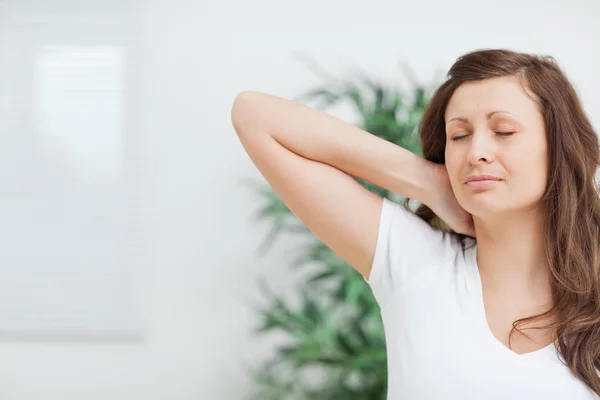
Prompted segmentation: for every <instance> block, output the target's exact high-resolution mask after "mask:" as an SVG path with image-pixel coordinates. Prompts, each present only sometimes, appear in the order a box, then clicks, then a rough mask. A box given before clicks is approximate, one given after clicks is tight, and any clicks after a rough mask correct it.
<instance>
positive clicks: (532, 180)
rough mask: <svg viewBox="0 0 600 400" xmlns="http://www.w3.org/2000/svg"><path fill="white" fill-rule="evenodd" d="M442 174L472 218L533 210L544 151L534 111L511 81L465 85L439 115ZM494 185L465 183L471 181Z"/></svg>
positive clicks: (542, 178)
mask: <svg viewBox="0 0 600 400" xmlns="http://www.w3.org/2000/svg"><path fill="white" fill-rule="evenodd" d="M445 123H446V169H447V170H448V175H449V177H450V182H451V184H452V189H453V191H454V194H455V196H456V198H457V200H458V202H459V203H460V204H461V206H462V207H463V208H464V209H465V210H467V212H469V213H471V214H473V215H484V214H487V213H500V212H509V211H518V210H526V209H532V208H535V207H536V205H537V204H538V202H539V200H540V198H541V196H542V194H543V193H544V190H545V188H546V181H547V165H548V164H547V163H548V149H547V139H546V128H545V123H544V118H543V115H542V113H541V111H540V110H539V106H538V105H537V103H536V102H534V101H533V100H532V99H531V98H530V97H529V96H528V95H527V94H526V93H525V92H524V91H523V88H522V86H521V85H520V84H519V81H518V80H517V78H515V77H499V78H491V79H485V80H481V81H475V82H466V83H464V84H462V85H461V86H459V87H458V88H457V89H456V90H455V92H454V93H453V95H452V97H451V99H450V101H449V103H448V106H447V108H446V114H445ZM481 174H487V175H491V176H493V177H495V179H497V180H488V181H480V182H467V181H468V180H469V177H470V176H472V175H481Z"/></svg>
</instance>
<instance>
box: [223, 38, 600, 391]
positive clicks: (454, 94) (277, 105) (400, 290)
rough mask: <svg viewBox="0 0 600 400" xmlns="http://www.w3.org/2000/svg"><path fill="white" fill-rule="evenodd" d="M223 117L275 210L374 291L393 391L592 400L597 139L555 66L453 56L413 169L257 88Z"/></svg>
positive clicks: (496, 52) (338, 125) (379, 145)
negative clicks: (276, 203) (390, 195)
mask: <svg viewBox="0 0 600 400" xmlns="http://www.w3.org/2000/svg"><path fill="white" fill-rule="evenodd" d="M232 121H233V125H234V127H235V130H236V132H237V134H238V136H239V139H240V141H241V143H242V145H243V146H244V148H245V150H246V151H247V153H248V155H249V156H250V158H251V159H252V161H253V162H254V164H255V165H256V166H257V168H258V169H259V170H260V172H261V173H262V174H263V176H264V177H265V179H266V180H267V181H268V182H269V184H270V185H271V186H272V188H273V189H274V190H275V191H276V193H277V194H278V195H279V196H280V197H281V199H282V200H283V201H284V202H285V203H286V204H287V206H288V207H289V208H290V209H291V210H292V211H293V212H294V214H295V215H296V216H297V217H298V218H299V219H300V220H301V221H302V222H303V223H304V224H305V225H306V226H307V227H308V228H309V229H310V230H311V231H312V232H314V234H315V235H316V236H317V237H318V238H319V239H321V240H322V241H323V242H324V243H325V244H326V245H328V246H329V247H330V248H331V249H332V250H333V251H335V252H336V253H337V254H339V255H340V256H341V257H342V258H343V259H344V260H345V261H346V262H348V264H350V265H351V266H352V267H353V268H355V269H356V270H357V271H359V272H360V273H361V274H362V275H363V276H364V277H365V279H366V280H367V282H368V283H369V285H370V287H371V289H372V291H373V294H374V296H375V297H376V299H377V301H378V303H379V305H380V306H381V313H382V318H383V323H384V327H385V331H386V342H387V354H388V374H389V380H388V382H389V384H388V398H390V399H428V400H433V399H462V400H464V399H531V398H539V399H569V400H575V399H592V398H599V395H600V378H599V375H598V368H599V366H600V304H599V302H600V282H599V279H600V276H599V275H600V274H599V271H600V269H599V263H600V259H599V257H598V256H599V253H598V249H599V230H598V227H599V225H600V200H599V196H598V192H597V189H596V186H595V182H594V178H595V172H596V168H597V165H598V160H599V156H600V154H599V142H598V137H597V135H596V133H595V132H594V130H593V128H592V126H591V124H590V121H589V120H588V118H587V116H586V115H585V113H584V111H583V110H582V107H581V105H580V102H579V100H578V98H577V94H576V92H575V90H574V89H573V87H572V86H571V84H570V83H569V81H568V79H567V78H566V77H565V75H564V74H563V73H562V72H561V70H560V68H559V67H558V66H557V63H556V62H555V61H554V59H552V58H551V57H542V56H537V55H531V54H524V53H518V52H512V51H508V50H504V49H486V50H480V51H474V52H471V53H468V54H465V55H463V56H461V57H460V58H458V60H457V61H456V62H455V64H454V65H453V66H452V67H451V68H450V71H449V73H448V79H447V80H446V82H444V83H443V84H442V85H441V87H440V88H439V89H438V90H437V91H436V93H435V94H434V96H433V98H432V99H431V102H430V104H429V106H428V108H427V110H426V112H425V114H424V116H423V120H422V122H421V124H420V128H419V134H420V138H421V144H422V148H423V154H424V157H423V158H421V157H418V156H416V155H414V154H413V153H410V152H409V151H407V150H405V149H403V148H401V147H398V146H396V145H394V144H392V143H390V142H387V141H385V140H383V139H380V138H378V137H376V136H374V135H371V134H369V133H367V132H365V131H363V130H361V129H359V128H357V127H355V126H354V125H352V124H349V123H346V122H343V121H340V120H339V119H337V118H335V117H332V116H330V115H328V114H326V113H323V112H320V111H317V110H315V109H312V108H309V107H307V106H304V105H301V104H298V103H294V102H292V101H289V100H285V99H282V98H278V97H275V96H272V95H268V94H264V93H259V92H242V93H240V94H239V95H238V96H237V97H236V99H235V101H234V105H233V108H232ZM351 176H355V177H359V178H362V179H365V180H367V181H370V182H372V183H374V184H376V185H378V186H381V187H383V188H386V189H388V190H390V191H392V192H395V193H398V194H400V195H403V196H405V197H407V198H409V199H415V200H418V201H419V202H420V203H421V206H420V207H419V209H418V210H417V211H416V212H415V213H413V212H412V211H411V210H410V208H408V207H406V204H405V207H402V206H400V205H398V204H395V203H393V202H391V201H390V200H387V199H382V198H380V197H378V196H377V195H375V194H373V193H371V192H369V191H367V190H366V189H364V188H363V187H362V186H360V185H359V184H358V183H357V182H356V181H355V180H354V179H352V177H351Z"/></svg>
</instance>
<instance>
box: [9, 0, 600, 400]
mask: <svg viewBox="0 0 600 400" xmlns="http://www.w3.org/2000/svg"><path fill="white" fill-rule="evenodd" d="M286 3H287V2H276V1H274V0H272V1H264V0H262V1H252V2H247V1H241V0H237V1H233V0H229V1H227V2H222V3H218V2H202V1H194V0H170V1H167V0H138V1H135V2H134V1H131V2H125V1H123V2H118V1H115V2H112V3H111V4H112V6H111V7H113V8H111V7H108V9H110V10H112V11H106V12H108V15H109V17H108V20H111V21H113V22H115V23H118V24H119V26H120V27H121V28H123V27H125V28H126V29H122V30H119V29H121V28H119V29H116V30H113V31H112V33H111V34H108V33H107V38H108V37H109V36H111V37H110V40H108V39H107V41H108V42H111V41H113V42H114V41H115V40H117V41H118V40H121V39H123V40H124V42H125V43H126V44H127V46H128V47H127V49H128V54H129V55H130V58H129V60H130V62H131V63H130V64H128V65H129V67H130V68H129V69H128V70H127V78H128V79H127V85H126V91H127V92H126V110H127V113H128V115H127V117H128V118H127V119H126V124H127V125H126V130H125V131H124V140H125V142H126V143H127V149H128V150H127V151H126V152H125V153H124V157H126V159H125V160H124V161H123V162H124V163H125V164H126V165H129V166H131V169H129V170H128V171H130V172H128V175H127V180H126V182H129V183H131V184H132V185H134V186H135V190H137V192H136V193H137V195H139V198H140V199H141V202H142V203H141V208H140V209H139V210H138V214H136V215H138V216H139V217H140V218H141V223H142V225H141V227H138V228H137V229H139V230H140V231H136V233H142V234H143V238H144V240H145V242H144V245H143V246H141V247H140V249H142V250H143V252H141V253H140V254H138V258H137V261H138V262H140V264H141V265H140V268H139V271H138V273H139V276H138V278H139V280H140V282H142V283H143V284H145V285H146V286H145V296H144V297H143V299H144V301H145V303H144V305H143V310H142V311H143V313H144V315H145V318H146V319H145V321H146V322H145V326H144V331H143V334H142V336H141V337H134V338H133V339H132V338H128V339H123V338H119V337H112V338H106V337H89V336H83V337H78V338H77V339H69V338H68V337H66V336H63V337H60V336H59V337H53V338H51V339H50V338H48V337H45V336H43V335H41V336H34V337H33V338H32V337H25V336H19V335H16V336H2V337H0V398H2V399H5V400H34V399H35V400H38V399H39V400H42V399H43V400H50V399H56V400H58V399H60V400H71V399H72V400H83V399H85V400H88V399H89V400H96V399H98V400H99V399H103V400H104V399H114V400H121V399H122V400H134V399H135V400H138V399H139V400H152V399H157V400H158V399H161V400H162V399H174V400H175V399H177V400H188V399H189V400H191V399H211V400H212V399H218V400H221V399H222V400H229V399H232V400H239V399H242V398H243V396H244V395H245V394H246V393H247V392H248V390H249V388H250V383H249V382H248V380H247V378H246V377H245V375H244V373H243V370H242V368H241V366H240V360H244V361H247V362H249V363H252V362H253V360H255V359H258V358H260V357H261V356H264V355H266V354H268V351H269V343H267V342H264V341H259V342H257V341H255V340H253V339H252V338H251V337H250V336H249V331H250V329H251V327H252V324H253V323H254V322H256V319H255V316H254V315H253V313H252V311H251V309H250V306H249V303H248V301H247V298H252V299H257V300H258V299H259V295H258V291H257V289H256V284H255V282H256V278H257V276H258V275H259V274H268V275H269V279H270V281H271V282H273V283H274V285H275V287H276V288H277V289H278V290H282V291H284V290H286V289H288V288H290V287H291V284H292V281H293V279H292V277H291V275H290V272H289V271H288V270H287V269H286V266H285V264H286V259H287V255H289V254H291V253H290V252H293V249H294V246H293V240H291V239H288V240H282V241H280V242H279V243H278V246H277V247H276V248H275V249H274V251H273V252H272V253H270V254H269V255H268V256H266V257H263V258H258V257H257V256H256V253H255V249H256V248H257V246H258V244H259V243H260V241H261V239H262V238H263V235H264V234H265V232H266V228H267V227H266V226H256V225H254V224H253V223H252V220H251V219H250V217H251V215H252V212H253V211H254V210H255V209H256V208H255V207H256V206H257V205H258V202H257V200H258V199H257V198H256V197H255V196H254V195H253V193H252V192H251V191H250V190H249V189H247V188H246V187H244V186H242V185H241V184H240V180H241V179H242V178H245V177H250V178H255V179H257V180H259V179H260V175H259V174H258V173H257V171H256V170H255V169H254V167H253V165H252V164H251V162H250V160H249V159H248V157H246V155H245V153H244V151H243V149H242V147H241V145H240V144H239V142H238V141H237V139H236V136H235V134H234V132H233V130H232V127H231V124H230V121H229V110H230V106H231V103H232V100H233V98H234V96H235V94H236V93H237V92H239V91H240V90H243V89H257V90H263V91H268V92H273V93H275V94H278V95H281V96H286V97H291V96H294V95H296V94H298V93H299V92H301V91H303V90H304V89H306V88H307V87H308V86H310V85H313V84H317V83H318V80H317V78H316V77H315V75H314V74H313V73H312V72H310V71H309V70H308V69H307V68H306V67H305V66H304V64H302V63H301V62H300V61H299V60H298V58H297V55H298V54H305V55H307V56H309V57H311V58H313V59H316V60H317V61H318V62H319V63H321V64H322V65H323V66H325V67H326V68H327V69H328V70H329V71H330V72H332V73H334V74H340V73H344V72H345V71H347V69H349V68H353V67H361V68H363V69H364V70H366V71H367V72H369V73H371V74H372V75H373V76H377V77H381V78H383V79H388V80H389V81H390V82H393V81H394V79H399V78H401V73H400V70H399V68H398V65H399V63H400V62H401V61H408V62H409V63H410V65H411V66H412V68H413V69H414V70H415V71H417V74H418V76H419V78H420V79H422V80H424V81H429V80H431V79H432V78H433V77H434V76H435V75H434V74H435V73H436V71H440V70H445V69H447V68H448V67H449V66H450V65H451V63H452V62H453V61H454V60H455V58H456V57H458V56H459V55H460V54H461V53H463V52H466V51H469V50H471V49H475V48H480V47H508V48H512V49H515V50H522V51H532V52H543V53H548V54H552V55H554V56H555V57H557V58H558V59H559V61H560V62H561V64H562V65H563V66H564V68H565V70H566V71H567V73H568V74H569V76H570V77H571V78H572V79H573V81H574V83H575V84H576V86H577V88H578V90H579V92H580V94H581V98H582V100H583V104H584V106H585V108H586V110H587V111H588V112H589V113H590V116H591V118H592V121H593V123H594V125H595V126H596V127H598V126H600V112H598V110H599V108H600V98H599V97H598V96H597V93H600V78H599V77H598V74H597V71H598V70H600V55H599V53H598V51H597V49H598V41H599V40H600V25H598V23H597V21H598V17H600V5H599V3H598V2H597V1H594V0H571V1H569V2H567V1H562V2H560V1H558V0H556V1H547V0H546V1H541V0H535V1H527V2H524V1H522V0H521V1H519V0H505V1H504V2H485V1H481V0H472V1H469V0H457V1H452V2H448V1H441V0H438V1H430V2H416V1H413V2H408V1H400V0H394V1H391V0H386V1H384V0H378V1H373V2H371V3H370V5H368V6H367V5H366V4H367V2H360V3H359V2H354V4H353V3H349V2H342V1H336V2H334V1H329V2H324V1H319V2H317V1H314V0H309V1H302V2H297V3H294V4H286ZM41 4H43V5H44V6H43V7H42V6H41ZM75 4H78V7H79V11H78V12H75V13H74V12H72V10H73V7H75ZM82 4H83V5H82ZM106 4H107V3H106V1H105V0H86V1H85V2H81V1H80V2H74V1H65V0H62V1H60V3H59V2H57V0H45V1H43V2H41V1H37V2H35V1H31V0H0V51H1V52H0V83H4V86H3V88H2V86H0V105H4V107H0V129H2V131H0V138H2V139H6V138H8V137H11V136H10V135H11V134H13V133H14V129H16V128H15V127H20V129H24V128H22V126H23V125H22V124H21V122H22V121H20V120H19V118H25V119H28V118H34V116H32V115H26V114H23V113H21V111H22V110H19V109H17V108H16V107H14V104H15V103H14V102H13V100H14V99H15V98H17V97H18V98H21V97H23V96H25V98H27V97H26V94H24V93H21V92H19V93H14V92H10V90H11V89H10V88H14V87H28V85H27V83H28V82H21V83H22V85H17V84H15V83H14V82H15V80H25V81H26V80H27V79H28V78H27V76H28V75H26V74H22V73H19V71H21V70H22V69H21V68H27V67H28V66H27V65H21V66H16V67H15V65H14V64H15V61H14V59H12V64H11V59H9V57H10V55H11V54H14V53H11V52H10V51H9V50H10V49H12V50H11V51H13V52H14V50H15V48H17V49H18V48H19V47H20V44H22V42H23V43H24V41H26V40H28V39H27V38H28V37H29V36H28V34H27V32H30V31H31V29H34V28H33V27H34V26H36V24H37V25H38V26H39V24H40V22H39V21H40V19H41V20H42V21H47V19H48V18H50V19H53V20H54V21H55V22H56V20H57V19H58V20H59V23H58V24H57V23H55V24H51V25H50V26H51V27H52V28H51V29H55V30H56V32H65V31H68V32H72V29H81V31H80V33H81V37H80V38H81V40H85V39H86V35H89V31H88V30H86V28H85V26H91V25H94V24H96V25H95V26H97V25H98V24H100V25H101V24H102V23H104V22H106V18H104V19H103V17H102V15H106V14H102V11H99V10H98V7H100V5H104V6H102V7H104V8H106V7H107V6H106ZM124 4H125V8H124V9H123V7H124V6H123V5H124ZM52 5H55V7H52ZM94 7H96V9H95V10H94V11H92V12H90V10H92V9H93V8H94ZM115 9H116V10H118V11H115ZM111 12H113V14H111ZM28 15H29V16H35V18H27V16H28ZM61 15H63V16H64V15H67V16H68V17H65V18H66V19H65V20H62V21H60V19H61V18H60V16H61ZM44 16H45V17H44ZM78 18H79V19H81V20H80V22H81V21H84V22H85V23H83V24H79V25H77V26H80V27H79V28H77V27H76V28H74V27H73V21H77V19H78ZM86 18H87V19H86ZM94 19H96V20H95V22H94V21H92V20H94ZM67 20H68V21H67ZM69 21H70V22H69ZM102 21H104V22H102ZM123 21H125V22H124V23H123ZM81 26H83V27H81ZM23 32H25V33H23ZM86 32H87V33H86ZM58 36H59V37H60V35H58ZM69 40H70V41H73V40H74V41H77V40H78V35H75V36H71V38H70V39H69ZM24 62H25V61H24ZM3 65H4V67H3ZM7 65H10V66H11V67H10V68H9V67H7ZM15 96H16V97H15ZM10 104H13V107H12V108H11V106H10ZM15 110H16V111H15ZM336 112H337V113H338V115H339V116H341V117H343V118H348V119H352V117H353V116H352V114H349V113H348V111H347V110H345V109H343V108H340V109H339V111H336ZM25 126H29V125H25ZM23 132H24V133H25V134H26V133H27V132H25V131H23ZM31 145H32V146H33V144H31ZM67 161H69V160H65V162H67ZM15 171H16V174H17V175H16V176H19V175H18V174H19V173H20V171H21V170H20V169H16V170H15ZM11 176H12V177H13V178H14V177H15V175H14V174H13V175H11ZM120 178H123V176H121V177H120ZM39 183H40V184H41V183H42V182H39ZM48 190H49V194H51V191H52V189H48ZM123 190H125V189H123ZM38 200H39V202H40V203H43V198H39V199H38ZM87 228H88V229H89V231H94V230H95V229H96V226H94V225H93V224H92V223H90V225H89V226H88V227H87ZM118 228H119V227H118V226H116V227H114V229H115V233H117V232H116V231H118V230H119V229H118ZM128 229H133V228H131V227H128ZM13 240H14V239H13ZM11 243H13V242H11ZM82 243H83V242H81V243H80V244H82ZM2 244H3V243H0V246H2ZM4 245H5V246H8V244H7V242H5V243H4ZM31 250H32V251H35V249H31ZM91 256H92V255H90V257H91ZM53 261H54V260H52V259H50V260H49V265H52V262H53ZM4 267H5V268H8V267H6V266H4Z"/></svg>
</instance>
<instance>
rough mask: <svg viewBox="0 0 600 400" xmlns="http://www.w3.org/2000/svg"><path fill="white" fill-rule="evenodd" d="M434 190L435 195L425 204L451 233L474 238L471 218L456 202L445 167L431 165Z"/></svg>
mask: <svg viewBox="0 0 600 400" xmlns="http://www.w3.org/2000/svg"><path fill="white" fill-rule="evenodd" d="M432 167H433V171H434V173H433V176H434V178H433V179H434V186H433V187H434V188H435V189H434V190H435V191H436V193H434V195H433V196H432V200H431V201H430V202H429V203H431V204H427V206H428V207H429V208H431V210H432V211H433V212H434V213H435V214H436V215H437V216H438V217H440V218H441V219H442V220H443V221H444V222H445V223H446V224H447V225H448V226H449V227H450V228H451V229H452V230H453V231H455V232H457V233H462V234H464V235H468V236H471V237H475V226H474V224H473V216H472V215H471V214H470V213H468V212H467V211H466V210H465V209H464V208H462V207H461V205H460V204H459V203H458V201H457V200H456V196H455V195H454V191H453V190H452V186H451V185H450V178H449V176H448V171H447V170H446V166H445V165H443V164H433V165H432Z"/></svg>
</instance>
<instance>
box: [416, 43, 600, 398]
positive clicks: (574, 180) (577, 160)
mask: <svg viewBox="0 0 600 400" xmlns="http://www.w3.org/2000/svg"><path fill="white" fill-rule="evenodd" d="M503 76H515V77H517V78H519V81H520V82H521V84H522V85H524V88H526V89H527V91H528V92H529V93H532V99H533V100H534V101H536V102H537V104H538V105H539V107H540V111H541V112H542V114H543V116H544V120H545V125H546V135H547V143H548V182H547V187H546V190H545V192H544V194H543V196H542V199H541V202H540V206H541V207H542V210H543V212H544V213H543V215H544V224H545V226H544V228H545V230H544V232H546V247H547V254H548V263H549V265H550V271H551V274H552V279H551V281H552V282H551V284H552V300H553V306H552V308H551V309H550V310H549V311H547V312H545V313H543V314H539V315H535V316H531V317H527V318H522V319H519V320H517V321H515V322H514V323H513V329H512V330H511V333H510V335H509V337H510V336H512V334H513V333H514V330H515V329H516V330H518V331H519V332H521V331H520V330H519V329H518V326H519V325H521V324H524V323H527V322H533V321H538V320H540V319H544V318H549V319H550V320H552V321H555V322H553V323H550V324H546V325H545V326H544V327H547V328H551V329H552V330H553V331H554V332H555V334H556V338H555V345H556V348H557V350H558V351H559V353H560V356H561V357H562V362H563V363H564V364H565V365H566V366H568V367H569V368H570V369H571V371H572V372H573V373H574V374H575V375H576V376H577V377H578V378H580V379H581V380H582V381H583V382H585V383H586V384H587V385H588V386H589V387H590V388H591V389H592V390H593V391H594V392H596V393H597V394H599V395H600V377H599V374H598V369H600V276H599V275H600V273H599V268H600V266H599V262H600V260H599V259H598V253H599V248H600V240H599V239H600V237H599V227H600V197H599V193H598V188H597V186H596V184H595V173H596V168H597V167H598V164H599V160H600V148H599V141H598V136H597V134H596V132H594V129H593V127H592V125H591V123H590V121H589V119H588V117H587V115H586V113H585V112H584V110H583V108H582V106H581V104H580V101H579V99H578V96H577V93H576V91H575V89H574V88H573V86H572V84H571V83H570V81H569V79H568V78H567V77H566V76H565V74H564V73H563V72H562V71H561V68H560V67H559V65H558V63H557V61H556V60H555V59H554V58H553V57H551V56H542V55H535V54H527V53H520V52H515V51H510V50H506V49H482V50H477V51H473V52H470V53H467V54H464V55H462V56H461V57H459V58H458V59H457V60H456V62H455V63H454V64H453V65H452V67H451V68H450V70H449V72H448V77H447V80H446V81H445V82H444V83H443V84H442V85H441V86H440V87H439V88H438V89H437V91H436V92H435V93H434V95H433V97H432V98H431V100H430V102H429V105H428V107H427V109H426V110H425V113H424V115H423V119H422V121H421V124H420V127H419V135H420V139H421V146H422V149H423V156H424V157H425V158H426V159H427V160H430V161H432V162H434V163H438V164H444V163H445V155H444V154H445V147H446V138H445V137H446V135H445V122H444V114H445V110H446V107H447V105H448V102H449V100H450V97H451V96H452V94H453V93H454V91H455V90H456V88H457V87H458V86H460V85H461V84H462V83H464V82H468V81H476V80H482V79H487V78H494V77H503ZM409 201H410V199H407V200H406V202H405V206H407V205H408V202H409ZM415 213H416V214H417V215H418V216H419V217H421V218H422V219H424V220H425V221H427V222H428V223H429V224H430V225H431V226H434V227H436V228H442V229H443V228H444V227H445V230H446V231H448V232H449V233H450V234H453V235H456V236H458V237H459V238H460V239H461V243H463V250H464V243H465V240H464V239H465V236H464V235H460V234H458V233H456V232H452V231H451V230H450V229H449V228H448V227H447V225H445V224H444V222H443V221H441V220H440V219H439V217H437V216H436V215H435V214H434V213H433V212H432V211H431V209H429V208H428V207H427V206H426V205H424V204H421V205H420V206H419V208H418V209H417V210H416V211H415ZM509 346H510V340H509Z"/></svg>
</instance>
